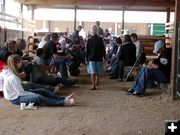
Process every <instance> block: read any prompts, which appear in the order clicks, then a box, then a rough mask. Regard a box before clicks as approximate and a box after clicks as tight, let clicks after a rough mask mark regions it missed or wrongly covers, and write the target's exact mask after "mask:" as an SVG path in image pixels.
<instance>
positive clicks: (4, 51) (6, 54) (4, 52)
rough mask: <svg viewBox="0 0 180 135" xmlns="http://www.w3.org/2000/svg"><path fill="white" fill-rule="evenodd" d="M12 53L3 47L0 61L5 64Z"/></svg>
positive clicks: (0, 52)
mask: <svg viewBox="0 0 180 135" xmlns="http://www.w3.org/2000/svg"><path fill="white" fill-rule="evenodd" d="M12 54H13V52H10V51H8V48H6V47H4V48H2V49H1V50H0V60H2V61H4V62H7V59H8V57H9V56H10V55H12Z"/></svg>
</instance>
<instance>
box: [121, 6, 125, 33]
mask: <svg viewBox="0 0 180 135" xmlns="http://www.w3.org/2000/svg"><path fill="white" fill-rule="evenodd" d="M124 12H125V8H124V7H123V10H122V24H121V25H122V27H121V29H122V30H124Z"/></svg>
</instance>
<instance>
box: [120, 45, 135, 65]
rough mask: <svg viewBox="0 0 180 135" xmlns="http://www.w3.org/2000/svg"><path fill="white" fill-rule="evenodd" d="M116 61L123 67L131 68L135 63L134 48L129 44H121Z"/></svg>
mask: <svg viewBox="0 0 180 135" xmlns="http://www.w3.org/2000/svg"><path fill="white" fill-rule="evenodd" d="M118 60H119V61H123V64H124V66H133V65H134V63H135V61H136V46H135V45H134V44H133V43H131V42H126V43H124V44H122V45H121V47H120V51H119V56H118Z"/></svg>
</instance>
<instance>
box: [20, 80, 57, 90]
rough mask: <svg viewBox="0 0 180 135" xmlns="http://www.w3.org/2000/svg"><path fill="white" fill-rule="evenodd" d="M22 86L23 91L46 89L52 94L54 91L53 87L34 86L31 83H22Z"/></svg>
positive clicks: (34, 84)
mask: <svg viewBox="0 0 180 135" xmlns="http://www.w3.org/2000/svg"><path fill="white" fill-rule="evenodd" d="M22 86H23V88H24V90H25V91H30V90H31V89H39V88H44V89H47V90H49V91H52V92H53V91H54V87H53V86H50V85H42V84H36V83H33V82H26V83H22Z"/></svg>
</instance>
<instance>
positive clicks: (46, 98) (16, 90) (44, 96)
mask: <svg viewBox="0 0 180 135" xmlns="http://www.w3.org/2000/svg"><path fill="white" fill-rule="evenodd" d="M7 65H8V66H7V67H5V68H4V69H3V77H4V97H5V99H7V100H9V101H10V102H11V103H12V104H16V105H19V104H20V103H26V104H29V103H35V105H49V106H72V105H73V104H74V97H73V96H74V93H72V94H70V95H69V96H67V97H59V96H57V95H56V94H54V93H53V92H51V91H49V90H47V89H44V88H40V89H33V90H29V91H25V90H24V88H23V86H22V83H21V79H20V77H19V76H18V74H19V72H18V70H17V69H18V68H20V67H21V66H22V60H21V57H20V56H19V55H11V56H9V57H8V60H7Z"/></svg>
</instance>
